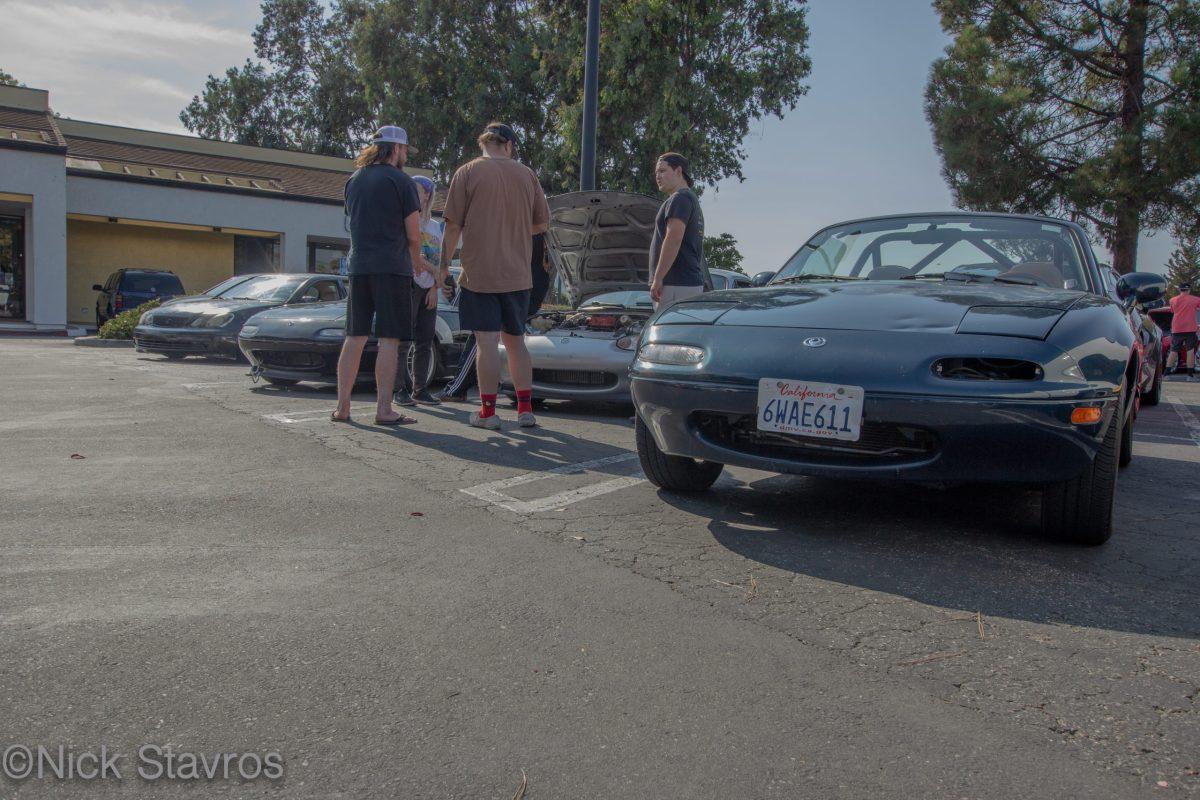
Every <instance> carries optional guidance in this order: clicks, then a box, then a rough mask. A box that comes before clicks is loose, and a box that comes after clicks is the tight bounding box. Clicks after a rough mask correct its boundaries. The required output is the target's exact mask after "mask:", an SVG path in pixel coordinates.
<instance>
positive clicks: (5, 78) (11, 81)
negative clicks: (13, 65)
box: [0, 69, 20, 86]
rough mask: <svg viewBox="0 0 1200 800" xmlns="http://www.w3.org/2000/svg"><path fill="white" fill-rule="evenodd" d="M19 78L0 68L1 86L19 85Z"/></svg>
mask: <svg viewBox="0 0 1200 800" xmlns="http://www.w3.org/2000/svg"><path fill="white" fill-rule="evenodd" d="M19 85H20V84H18V83H17V79H16V78H14V77H13V76H12V75H10V74H9V73H7V72H5V71H4V70H2V69H0V86H19Z"/></svg>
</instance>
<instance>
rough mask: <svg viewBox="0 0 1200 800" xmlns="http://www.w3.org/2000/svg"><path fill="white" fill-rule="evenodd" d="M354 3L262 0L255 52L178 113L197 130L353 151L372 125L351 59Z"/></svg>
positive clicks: (286, 145) (268, 143)
mask: <svg viewBox="0 0 1200 800" xmlns="http://www.w3.org/2000/svg"><path fill="white" fill-rule="evenodd" d="M355 11H356V7H355V6H351V5H349V4H346V3H343V4H341V5H338V6H335V7H334V9H333V10H332V11H329V12H327V10H326V7H325V5H324V3H322V2H321V0H264V2H263V4H262V12H263V19H262V22H260V23H259V25H258V27H257V28H256V29H255V31H254V51H255V55H256V56H257V57H258V58H259V59H260V60H262V61H265V62H266V64H267V65H269V67H268V66H267V65H264V64H262V63H255V62H253V61H249V60H247V61H246V63H245V64H244V65H243V66H241V67H231V68H230V69H228V70H226V72H225V75H224V77H222V78H217V77H214V76H212V75H209V76H208V80H207V82H206V83H205V87H204V92H203V93H202V94H201V95H198V96H196V97H193V98H192V102H191V103H189V104H188V106H187V108H185V109H184V110H183V112H182V113H180V115H179V119H180V121H181V122H183V124H184V125H185V126H186V127H187V128H188V130H191V131H193V132H195V133H198V134H199V135H201V136H205V137H208V138H212V139H225V140H229V141H235V142H240V143H242V144H252V145H258V146H260V147H277V148H283V149H289V150H304V151H307V152H312V153H324V154H328V155H337V156H348V155H351V154H352V153H353V152H354V151H355V150H356V149H357V148H358V147H359V146H361V143H362V141H363V140H364V139H365V138H366V137H367V135H368V134H369V133H370V131H371V130H372V129H373V120H374V113H373V110H372V109H371V108H370V107H369V106H368V104H367V98H366V96H365V95H364V92H363V91H362V87H361V83H360V80H359V75H358V71H357V68H356V67H355V66H354V64H353V61H352V60H351V58H350V57H349V56H350V53H349V50H350V44H349V43H350V33H351V31H352V29H353V25H354V22H355V19H356V17H355Z"/></svg>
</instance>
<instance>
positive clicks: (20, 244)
mask: <svg viewBox="0 0 1200 800" xmlns="http://www.w3.org/2000/svg"><path fill="white" fill-rule="evenodd" d="M0 319H20V320H23V319H25V218H24V217H6V216H0Z"/></svg>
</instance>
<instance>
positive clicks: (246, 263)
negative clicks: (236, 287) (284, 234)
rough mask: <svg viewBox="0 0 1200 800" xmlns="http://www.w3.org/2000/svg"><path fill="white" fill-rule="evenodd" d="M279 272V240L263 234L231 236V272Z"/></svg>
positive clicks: (244, 273) (236, 273) (247, 273)
mask: <svg viewBox="0 0 1200 800" xmlns="http://www.w3.org/2000/svg"><path fill="white" fill-rule="evenodd" d="M256 272H279V240H277V239H268V238H266V237H263V236H234V237H233V274H234V275H250V274H253V273H256Z"/></svg>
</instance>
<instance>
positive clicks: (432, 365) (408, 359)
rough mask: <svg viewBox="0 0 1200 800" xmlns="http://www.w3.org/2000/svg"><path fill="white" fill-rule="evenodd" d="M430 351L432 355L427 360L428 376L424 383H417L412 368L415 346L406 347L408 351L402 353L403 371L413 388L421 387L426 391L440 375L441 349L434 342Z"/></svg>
mask: <svg viewBox="0 0 1200 800" xmlns="http://www.w3.org/2000/svg"><path fill="white" fill-rule="evenodd" d="M432 350H433V353H432V354H431V355H430V358H429V374H428V375H426V376H425V380H424V381H417V376H416V374H415V371H414V367H416V355H417V346H416V345H415V344H410V345H409V346H408V350H407V351H405V353H404V370H405V372H407V373H408V378H409V380H410V381H412V385H413V386H414V387H415V386H423V387H425V388H426V389H428V388H429V386H430V384H432V383H433V382H434V381H435V380H437V379H438V377H440V376H441V374H442V352H441V347H440V346H439V345H438V343H437V341H436V340H435V341H434V343H433V347H432Z"/></svg>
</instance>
